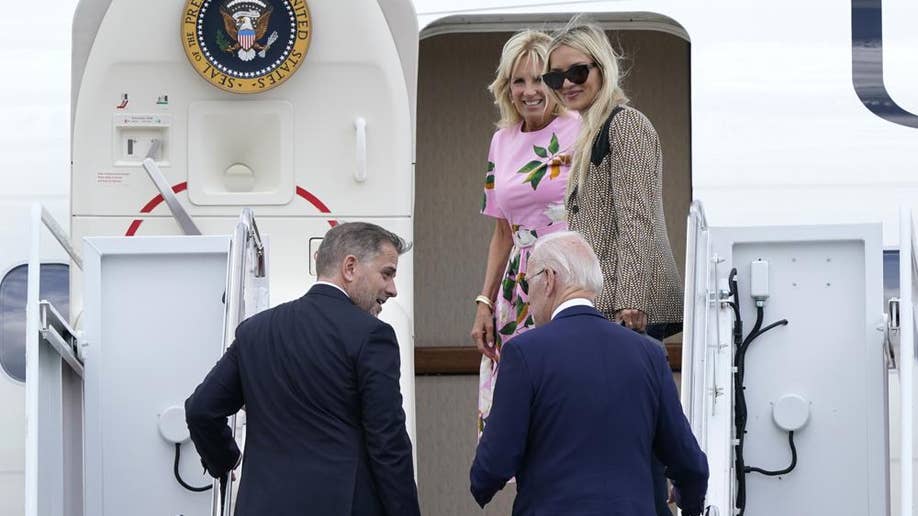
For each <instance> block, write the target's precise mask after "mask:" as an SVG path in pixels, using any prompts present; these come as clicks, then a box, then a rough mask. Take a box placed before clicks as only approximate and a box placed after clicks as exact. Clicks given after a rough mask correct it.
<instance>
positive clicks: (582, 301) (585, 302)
mask: <svg viewBox="0 0 918 516" xmlns="http://www.w3.org/2000/svg"><path fill="white" fill-rule="evenodd" d="M572 306H593V302H592V301H590V300H589V299H587V298H585V297H575V298H573V299H568V300H567V301H565V302H563V303H561V304H560V305H558V308H555V311H554V312H552V313H551V318H552V320H554V318H555V317H557V315H558V314H560V313H561V311H562V310H567V309H568V308H570V307H572Z"/></svg>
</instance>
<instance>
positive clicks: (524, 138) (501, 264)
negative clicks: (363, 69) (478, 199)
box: [471, 30, 580, 432]
mask: <svg viewBox="0 0 918 516" xmlns="http://www.w3.org/2000/svg"><path fill="white" fill-rule="evenodd" d="M550 42H551V38H550V37H549V36H548V35H547V34H544V33H542V32H538V31H533V30H527V31H523V32H520V33H518V34H516V35H514V36H513V37H511V38H510V39H509V40H508V41H507V43H506V44H505V45H504V48H503V51H502V53H501V58H500V64H499V65H498V67H497V77H496V78H495V79H494V82H493V83H491V85H490V86H489V87H488V89H489V90H490V91H491V94H492V95H493V96H494V104H496V105H497V106H498V108H499V109H500V116H501V118H500V121H499V122H498V123H497V126H498V131H497V132H496V133H495V134H494V136H493V138H492V139H491V148H490V151H489V153H488V166H487V172H486V175H485V186H484V195H483V196H482V206H481V213H482V214H484V215H487V216H489V217H492V218H493V219H494V233H493V235H492V236H491V242H490V245H489V247H488V262H487V266H486V269H485V278H484V283H483V285H482V289H481V295H479V296H478V297H477V298H476V299H475V302H476V305H477V307H476V312H475V322H474V323H473V325H472V331H471V337H472V341H473V342H474V343H475V345H476V346H477V347H478V349H479V351H481V353H482V360H481V369H480V378H479V396H478V431H479V432H481V431H482V430H483V429H484V425H485V420H486V418H487V416H488V414H489V413H490V411H491V398H492V395H493V392H494V385H495V382H496V380H497V371H498V361H499V357H500V347H501V345H502V343H504V342H506V341H508V340H509V339H511V338H513V337H514V336H516V335H519V334H520V333H522V332H524V331H526V330H527V329H529V328H531V327H532V326H533V321H532V317H531V316H530V315H529V301H528V299H529V298H528V283H527V280H526V272H527V262H528V258H529V252H530V250H531V247H532V244H533V243H535V240H536V238H538V237H539V236H542V235H546V234H549V233H554V232H556V231H564V230H566V229H567V223H566V221H565V214H566V210H565V208H564V196H565V194H566V192H567V177H568V173H569V170H570V162H571V149H572V148H573V145H574V142H575V141H576V139H577V134H578V132H579V129H580V117H579V116H578V115H577V114H576V113H568V112H567V111H566V110H565V109H564V108H563V107H561V106H560V105H559V104H558V103H557V102H556V101H555V99H554V97H552V95H551V94H550V93H549V92H548V90H547V89H546V88H545V87H544V86H543V85H542V69H543V68H544V65H545V60H546V59H547V57H548V45H549V43H550Z"/></svg>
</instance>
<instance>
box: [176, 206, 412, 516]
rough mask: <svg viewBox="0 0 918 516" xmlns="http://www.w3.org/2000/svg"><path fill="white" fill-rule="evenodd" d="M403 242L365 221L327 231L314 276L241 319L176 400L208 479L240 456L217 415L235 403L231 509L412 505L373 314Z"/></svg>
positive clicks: (381, 326) (330, 514) (322, 510)
mask: <svg viewBox="0 0 918 516" xmlns="http://www.w3.org/2000/svg"><path fill="white" fill-rule="evenodd" d="M407 250H408V246H407V245H406V244H405V242H404V241H403V240H402V239H401V238H399V237H398V236H396V235H394V234H392V233H390V232H389V231H386V230H384V229H382V228H380V227H379V226H375V225H373V224H365V223H349V224H341V225H338V226H336V227H335V228H333V229H331V230H330V231H329V232H328V233H327V234H326V235H325V239H324V240H323V241H322V245H321V246H320V247H319V251H318V253H317V254H316V269H317V272H318V279H319V281H317V282H316V284H315V285H314V286H313V287H312V288H311V289H310V290H309V292H307V293H306V295H304V296H303V297H301V298H299V299H297V300H295V301H291V302H289V303H285V304H282V305H280V306H277V307H275V308H272V309H270V310H266V311H264V312H261V313H259V314H258V315H255V316H253V317H251V318H249V319H247V320H246V321H244V322H243V323H242V324H240V325H239V328H238V329H237V330H236V340H235V342H234V343H233V345H232V346H230V348H229V349H228V350H227V352H226V354H224V355H223V357H222V358H221V359H220V361H219V362H217V365H216V366H214V368H213V369H212V370H211V371H210V373H209V374H208V375H207V377H206V378H205V379H204V382H203V383H201V385H199V386H198V388H197V389H195V391H194V394H192V395H191V397H190V398H188V400H187V401H186V402H185V411H186V420H187V423H188V428H189V430H190V431H191V439H192V441H194V445H195V448H196V449H197V450H198V453H199V454H200V455H201V458H202V461H203V463H204V465H205V467H206V468H207V471H208V472H209V473H210V474H211V475H213V476H214V477H215V478H222V477H223V476H224V475H226V474H227V473H228V472H229V471H231V470H232V469H234V468H235V467H236V466H237V465H238V463H239V461H240V460H241V457H240V452H239V448H238V447H237V446H236V442H235V440H234V439H233V437H232V435H231V433H230V429H229V427H228V426H227V422H226V418H227V416H229V415H231V414H234V413H235V412H237V411H238V410H239V409H240V408H242V407H243V406H245V411H246V416H247V430H246V443H245V461H244V462H243V466H242V473H243V474H242V479H241V481H240V485H239V496H238V498H237V503H236V514H237V516H264V515H272V516H284V515H291V516H292V515H297V516H299V515H303V514H311V515H319V516H346V515H359V516H377V515H378V516H384V515H385V516H415V515H419V514H420V510H419V508H418V497H417V487H416V485H415V483H414V467H413V461H412V456H411V442H410V440H409V439H408V433H407V431H406V430H405V413H404V411H403V410H402V397H401V393H400V391H399V348H398V343H397V342H396V340H395V332H394V331H393V330H392V327H391V326H389V325H388V324H386V323H384V322H382V321H380V320H379V319H377V318H376V314H378V313H379V311H380V310H381V308H382V304H383V303H385V302H386V299H388V298H390V297H394V296H395V295H396V289H395V283H394V279H395V273H396V268H397V266H398V257H399V255H400V254H402V253H404V252H405V251H407Z"/></svg>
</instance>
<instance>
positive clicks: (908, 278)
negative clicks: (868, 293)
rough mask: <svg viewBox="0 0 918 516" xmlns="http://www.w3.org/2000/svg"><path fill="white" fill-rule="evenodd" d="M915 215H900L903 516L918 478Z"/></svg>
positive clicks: (909, 511)
mask: <svg viewBox="0 0 918 516" xmlns="http://www.w3.org/2000/svg"><path fill="white" fill-rule="evenodd" d="M913 224H914V222H913V219H912V212H911V210H910V209H908V208H902V209H900V211H899V281H900V283H899V285H900V288H899V290H900V292H899V384H900V385H899V390H900V391H901V392H900V398H899V403H900V411H901V412H900V418H901V420H900V422H899V424H900V435H899V438H900V440H901V445H900V455H901V461H900V463H899V467H900V472H901V473H900V477H899V497H900V506H899V510H900V513H901V515H902V516H911V514H912V500H913V492H912V479H913V478H914V465H913V462H912V456H913V454H914V443H913V434H912V432H913V427H914V422H913V418H914V413H913V407H912V402H913V395H912V389H913V384H914V372H915V356H916V353H915V318H914V314H915V311H914V310H915V308H914V306H915V305H914V291H915V286H916V285H915V278H916V274H915V272H916V268H918V267H916V260H918V256H916V253H915V250H916V249H918V240H916V238H915V233H914V230H913V228H912V226H913Z"/></svg>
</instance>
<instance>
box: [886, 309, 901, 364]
mask: <svg viewBox="0 0 918 516" xmlns="http://www.w3.org/2000/svg"><path fill="white" fill-rule="evenodd" d="M899 326H900V320H899V298H897V297H891V298H889V301H887V303H886V331H884V332H883V347H884V348H885V351H886V365H887V367H888V368H889V369H895V368H896V348H897V347H898V345H899Z"/></svg>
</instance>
